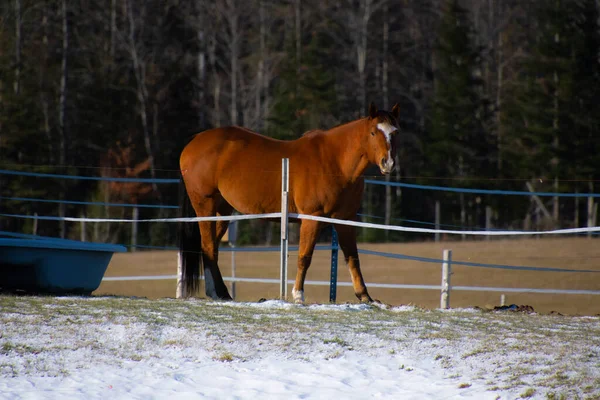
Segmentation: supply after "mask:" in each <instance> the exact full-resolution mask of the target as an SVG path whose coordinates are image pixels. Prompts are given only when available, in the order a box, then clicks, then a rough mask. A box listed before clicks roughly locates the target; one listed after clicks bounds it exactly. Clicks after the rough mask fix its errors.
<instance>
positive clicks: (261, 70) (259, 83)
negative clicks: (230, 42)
mask: <svg viewBox="0 0 600 400" xmlns="http://www.w3.org/2000/svg"><path fill="white" fill-rule="evenodd" d="M258 18H259V24H260V26H259V42H260V50H259V54H260V58H259V60H258V71H257V77H256V99H255V107H256V111H255V121H256V129H257V130H258V131H259V132H261V131H262V130H263V129H264V119H265V118H264V115H262V111H263V108H262V97H263V88H264V87H265V83H264V81H265V58H266V49H265V36H266V22H265V2H264V0H260V2H259V10H258Z"/></svg>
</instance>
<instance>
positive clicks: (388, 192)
mask: <svg viewBox="0 0 600 400" xmlns="http://www.w3.org/2000/svg"><path fill="white" fill-rule="evenodd" d="M389 29H390V21H389V14H388V3H385V5H384V8H383V54H382V65H381V92H382V94H383V108H384V109H385V110H389V106H390V104H389V98H388V44H389V37H390V31H389ZM396 168H399V166H398V164H396ZM390 178H391V174H388V175H386V176H385V181H386V182H389V181H390ZM391 222H392V187H391V186H390V185H386V187H385V224H386V225H390V224H391ZM389 239H390V231H389V230H388V229H386V230H385V240H386V241H389Z"/></svg>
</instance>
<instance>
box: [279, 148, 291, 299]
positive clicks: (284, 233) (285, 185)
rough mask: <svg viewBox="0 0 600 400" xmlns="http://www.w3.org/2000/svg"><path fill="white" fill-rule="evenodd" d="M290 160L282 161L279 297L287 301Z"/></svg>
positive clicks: (284, 159) (283, 159)
mask: <svg viewBox="0 0 600 400" xmlns="http://www.w3.org/2000/svg"><path fill="white" fill-rule="evenodd" d="M289 172H290V160H289V158H282V159H281V259H280V264H281V271H280V278H281V282H280V286H279V297H280V298H281V300H285V299H287V266H288V190H289V185H290V177H289Z"/></svg>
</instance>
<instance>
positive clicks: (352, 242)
mask: <svg viewBox="0 0 600 400" xmlns="http://www.w3.org/2000/svg"><path fill="white" fill-rule="evenodd" d="M335 230H336V231H337V234H338V241H339V244H340V247H341V248H342V251H343V252H344V259H345V260H346V265H347V266H348V269H349V270H350V276H351V277H352V286H354V294H355V295H356V297H357V298H358V299H359V300H360V301H361V303H371V302H373V299H371V296H369V293H368V292H367V287H366V286H365V281H364V280H363V276H362V272H360V261H359V260H358V248H357V247H356V230H355V228H354V227H353V226H348V225H335Z"/></svg>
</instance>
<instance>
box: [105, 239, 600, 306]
mask: <svg viewBox="0 0 600 400" xmlns="http://www.w3.org/2000/svg"><path fill="white" fill-rule="evenodd" d="M598 244H600V241H598V240H597V239H588V238H563V237H554V238H540V239H535V238H533V239H515V240H490V241H482V240H479V241H464V242H461V241H456V242H441V243H433V242H424V243H388V244H359V248H360V249H369V250H376V251H382V252H389V253H396V254H404V255H410V256H417V257H429V258H437V259H441V258H442V251H443V250H444V249H451V250H452V258H453V260H454V261H469V262H477V263H486V264H504V265H516V266H533V267H546V268H567V269H586V270H595V271H598V273H580V272H540V271H514V270H504V269H492V268H479V267H466V266H458V265H454V266H453V275H452V285H453V286H454V285H455V286H488V287H507V288H510V287H516V288H518V287H521V288H551V289H574V290H600V246H598ZM296 257H297V252H290V266H289V271H288V278H289V279H294V277H295V272H296ZM330 257H331V252H330V251H316V252H315V256H314V257H313V263H312V266H311V268H310V270H309V271H308V274H307V280H312V281H328V280H329V271H330ZM231 258H232V257H231V253H230V252H222V253H221V255H220V265H221V272H222V273H223V275H224V276H231ZM176 259H177V255H176V252H174V251H143V252H142V251H140V252H136V253H126V254H115V255H114V256H113V259H112V261H111V263H110V265H109V267H108V270H107V272H106V276H139V275H144V276H151V275H175V274H176V268H177V267H176ZM235 264H236V276H238V277H244V278H272V279H278V278H279V253H278V252H268V253H267V252H238V253H235ZM361 265H362V271H363V275H364V277H365V281H366V283H367V287H369V283H397V284H416V285H439V284H440V282H441V264H434V263H424V262H419V261H412V260H399V259H393V258H387V257H381V256H373V255H361ZM349 280H350V276H349V273H348V271H347V269H346V268H345V266H344V262H343V256H342V253H341V251H340V263H339V268H338V282H349ZM305 289H306V293H305V294H306V301H307V303H326V302H328V301H329V287H328V286H316V285H307V286H306V288H305ZM289 291H291V287H290V288H289ZM369 292H370V294H371V296H372V297H373V298H376V299H379V300H380V301H382V302H384V303H387V304H390V305H392V306H396V305H402V304H405V305H406V304H412V305H416V306H419V307H424V308H436V307H439V303H440V293H439V290H416V289H410V290H405V289H384V288H374V287H371V288H370V289H369ZM94 294H95V295H119V296H140V297H148V298H160V297H174V296H175V280H150V281H106V282H103V283H102V284H101V285H100V287H99V288H98V290H97V291H95V292H94ZM500 295H501V293H500V292H491V291H490V292H476V291H458V290H454V291H452V293H451V296H450V305H451V307H471V306H479V307H493V306H496V305H499V302H500ZM505 295H506V304H518V305H524V304H527V305H531V306H532V307H533V308H534V309H535V311H537V312H541V313H549V312H551V311H556V312H559V313H562V314H571V315H598V314H600V295H582V294H568V295H567V294H561V295H556V294H537V293H506V294H505ZM278 296H279V285H278V284H262V283H261V284H257V283H239V282H238V283H237V284H236V300H239V301H257V300H258V299H260V298H266V299H275V298H277V297H278ZM348 301H349V302H356V298H355V297H354V294H353V290H352V288H350V287H342V286H340V287H338V292H337V302H338V303H343V302H348Z"/></svg>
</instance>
